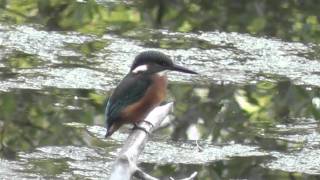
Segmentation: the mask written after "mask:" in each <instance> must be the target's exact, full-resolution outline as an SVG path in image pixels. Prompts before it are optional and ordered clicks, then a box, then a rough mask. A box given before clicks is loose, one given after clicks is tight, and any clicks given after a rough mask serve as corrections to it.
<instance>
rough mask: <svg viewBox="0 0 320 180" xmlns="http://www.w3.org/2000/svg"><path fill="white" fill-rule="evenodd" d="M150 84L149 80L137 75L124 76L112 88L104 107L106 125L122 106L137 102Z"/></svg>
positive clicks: (117, 114) (114, 117)
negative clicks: (116, 85) (115, 86)
mask: <svg viewBox="0 0 320 180" xmlns="http://www.w3.org/2000/svg"><path fill="white" fill-rule="evenodd" d="M150 84H151V80H150V79H148V78H143V77H141V76H139V75H135V76H128V75H127V76H126V77H125V78H124V79H123V80H122V81H121V82H120V84H119V85H118V87H117V88H116V89H115V90H114V92H113V94H112V95H111V97H110V98H109V100H108V103H107V107H106V120H107V125H108V124H111V123H113V122H112V121H113V120H115V119H116V118H117V117H118V116H119V113H120V112H121V111H122V110H123V108H124V107H127V106H128V105H130V104H133V103H135V102H137V101H138V100H139V99H140V98H141V97H143V95H144V94H145V92H146V91H147V89H148V87H149V86H150Z"/></svg>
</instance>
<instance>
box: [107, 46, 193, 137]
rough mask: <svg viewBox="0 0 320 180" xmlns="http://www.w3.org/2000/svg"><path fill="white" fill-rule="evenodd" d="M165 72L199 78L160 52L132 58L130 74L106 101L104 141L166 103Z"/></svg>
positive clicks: (150, 51) (144, 53)
mask: <svg viewBox="0 0 320 180" xmlns="http://www.w3.org/2000/svg"><path fill="white" fill-rule="evenodd" d="M168 71H179V72H183V73H190V74H198V73H197V72H195V71H192V70H189V69H187V68H185V67H182V66H179V65H177V64H174V63H173V61H172V60H171V58H170V57H169V56H168V55H166V54H164V53H162V52H159V51H153V50H149V51H143V52H141V53H140V54H138V55H137V56H136V57H135V59H134V61H133V63H132V65H131V68H130V71H129V73H128V74H127V75H126V76H125V77H124V78H123V79H122V80H121V81H120V83H119V84H118V85H117V87H116V88H115V89H114V91H113V92H112V94H111V96H110V97H109V99H108V100H107V105H106V109H105V119H106V129H107V132H106V135H105V137H106V138H107V137H110V136H111V135H112V134H113V133H114V132H115V131H117V130H118V129H119V128H120V127H121V126H122V125H123V124H130V123H132V124H134V125H135V126H136V125H137V124H138V123H139V122H141V121H144V119H145V117H146V116H147V115H148V114H149V112H150V111H152V110H153V109H154V108H155V107H157V106H159V105H160V104H161V103H162V102H163V101H164V100H165V98H166V91H167V84H168V80H167V72H168Z"/></svg>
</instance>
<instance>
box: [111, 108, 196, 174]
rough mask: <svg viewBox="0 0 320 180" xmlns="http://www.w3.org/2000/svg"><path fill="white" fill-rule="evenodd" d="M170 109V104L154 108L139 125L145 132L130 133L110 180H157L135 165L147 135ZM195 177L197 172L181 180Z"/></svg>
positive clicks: (138, 130)
mask: <svg viewBox="0 0 320 180" xmlns="http://www.w3.org/2000/svg"><path fill="white" fill-rule="evenodd" d="M172 107H173V103H172V102H171V103H168V104H165V105H163V106H159V107H157V108H155V109H154V110H153V111H151V112H150V113H149V115H148V116H147V118H146V119H145V121H142V122H140V123H139V127H141V128H143V129H144V130H145V131H143V130H141V129H135V130H134V131H132V133H131V134H130V135H129V137H128V138H127V140H126V142H125V143H124V145H123V147H122V149H121V151H120V153H119V155H118V158H117V160H116V162H115V164H114V167H113V170H112V172H111V175H110V180H119V179H121V180H130V179H131V177H132V176H135V177H137V178H139V179H143V180H159V179H158V178H155V177H152V176H151V175H149V174H147V173H145V172H143V171H142V170H141V169H140V168H138V167H137V165H136V164H137V159H138V157H139V155H140V153H141V152H142V150H143V148H144V146H145V143H146V142H147V140H148V137H149V134H151V133H152V132H153V131H154V130H156V129H157V128H159V126H160V124H161V122H162V121H163V120H164V119H165V117H166V116H167V115H168V114H169V112H170V111H171V110H172ZM151 124H152V125H151ZM196 175H197V172H194V173H193V174H192V175H191V176H190V177H188V178H185V179H183V180H192V179H193V178H194V177H195V176H196Z"/></svg>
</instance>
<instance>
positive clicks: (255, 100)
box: [0, 81, 319, 151]
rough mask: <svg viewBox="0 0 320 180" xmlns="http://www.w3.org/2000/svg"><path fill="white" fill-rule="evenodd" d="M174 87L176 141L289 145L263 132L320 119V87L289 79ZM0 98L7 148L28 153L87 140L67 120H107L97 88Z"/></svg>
mask: <svg viewBox="0 0 320 180" xmlns="http://www.w3.org/2000/svg"><path fill="white" fill-rule="evenodd" d="M169 89H170V96H171V98H173V99H175V102H176V104H175V111H174V115H175V118H174V120H173V123H172V124H171V125H170V128H165V129H163V130H161V132H159V133H158V134H159V135H160V136H165V137H167V136H169V137H171V138H172V139H180V140H188V139H191V140H192V139H207V140H210V141H212V142H216V143H225V142H230V141H234V142H237V143H253V144H258V145H259V146H261V147H265V148H267V149H273V150H275V149H286V147H287V146H288V142H286V141H283V140H277V139H268V138H265V137H260V135H259V134H258V132H259V131H260V130H261V129H263V130H265V131H266V132H268V129H269V128H271V130H272V127H274V126H275V125H277V124H281V123H288V122H290V121H291V120H290V118H293V117H295V118H296V117H305V118H307V117H310V118H315V119H319V105H318V104H316V103H314V101H313V99H314V98H316V97H317V96H318V89H317V88H315V89H311V88H306V87H302V86H296V85H293V84H291V83H290V82H289V81H285V82H278V83H271V82H260V83H258V84H256V85H245V86H235V85H210V86H194V85H189V84H170V87H169ZM239 92H241V93H239ZM0 96H1V98H0V106H1V109H0V120H1V122H2V123H1V124H2V125H1V135H0V139H1V144H2V148H4V147H6V148H10V149H12V150H15V151H26V150H30V149H34V148H35V147H38V146H45V145H70V144H71V145H72V144H73V145H77V144H79V145H80V144H86V142H84V140H83V139H82V138H83V137H82V136H83V130H77V129H73V128H72V127H68V126H65V125H64V123H67V122H81V123H84V124H87V125H93V124H98V125H102V126H103V124H104V122H103V119H104V118H103V109H104V104H105V103H104V102H105V95H103V94H101V93H99V92H96V91H94V90H68V89H47V90H39V91H37V90H13V91H12V92H9V93H1V94H0ZM194 127H195V128H194ZM192 128H193V131H192V130H190V129H192ZM271 130H270V131H271ZM266 142H268V143H266Z"/></svg>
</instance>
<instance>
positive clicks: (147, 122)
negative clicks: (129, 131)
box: [141, 120, 154, 128]
mask: <svg viewBox="0 0 320 180" xmlns="http://www.w3.org/2000/svg"><path fill="white" fill-rule="evenodd" d="M141 122H145V123H146V124H149V125H150V126H151V127H152V128H153V127H154V125H153V124H152V123H151V122H149V121H145V120H142V121H141Z"/></svg>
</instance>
